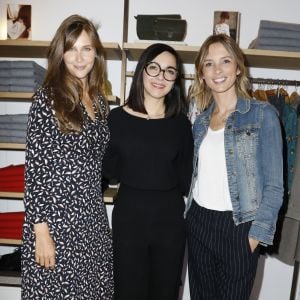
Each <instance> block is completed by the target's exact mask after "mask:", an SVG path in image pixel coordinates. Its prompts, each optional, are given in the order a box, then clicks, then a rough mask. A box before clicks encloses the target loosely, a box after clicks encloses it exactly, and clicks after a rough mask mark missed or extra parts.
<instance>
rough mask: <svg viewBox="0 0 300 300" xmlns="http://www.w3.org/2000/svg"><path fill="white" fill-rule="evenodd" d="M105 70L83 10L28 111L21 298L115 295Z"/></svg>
mask: <svg viewBox="0 0 300 300" xmlns="http://www.w3.org/2000/svg"><path fill="white" fill-rule="evenodd" d="M104 71H105V67H104V58H103V47H102V44H101V42H100V39H99V36H98V34H97V31H96V29H95V27H94V25H93V24H92V23H91V22H90V21H88V20H87V19H85V18H83V17H81V16H78V15H72V16H70V17H69V18H67V19H65V20H64V21H63V22H62V24H61V25H60V27H59V28H58V30H57V32H56V34H55V36H54V38H53V40H52V42H51V44H50V48H49V51H48V72H47V75H46V78H45V82H44V85H43V87H41V88H40V89H39V90H37V91H36V93H35V95H34V97H33V103H32V106H31V109H30V112H29V120H28V132H27V145H26V162H25V165H26V168H25V198H24V204H25V216H26V217H25V223H24V227H23V246H22V299H45V300H49V299H55V300H59V299H89V300H92V299H93V300H94V299H95V300H96V299H99V300H100V299H101V300H109V299H112V297H113V296H112V295H113V279H112V275H113V274H112V245H111V232H110V228H109V224H108V219H107V214H106V210H105V206H104V203H103V195H102V190H101V177H102V157H103V155H104V152H105V149H106V146H107V143H108V140H109V131H108V127H107V122H106V116H107V104H106V101H105V99H104V97H103V96H102V90H101V86H102V83H103V74H104Z"/></svg>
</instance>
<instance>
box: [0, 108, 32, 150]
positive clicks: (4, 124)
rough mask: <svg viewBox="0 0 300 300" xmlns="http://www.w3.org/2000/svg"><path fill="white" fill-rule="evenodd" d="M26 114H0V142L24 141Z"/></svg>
mask: <svg viewBox="0 0 300 300" xmlns="http://www.w3.org/2000/svg"><path fill="white" fill-rule="evenodd" d="M27 119H28V114H14V115H0V143H17V144H24V143H25V142H26V130H27Z"/></svg>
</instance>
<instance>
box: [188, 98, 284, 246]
mask: <svg viewBox="0 0 300 300" xmlns="http://www.w3.org/2000/svg"><path fill="white" fill-rule="evenodd" d="M213 108H214V103H213V104H212V105H211V106H210V107H209V108H208V109H207V110H206V111H204V112H203V113H201V114H200V115H199V116H198V117H197V118H196V120H195V123H194V125H193V135H194V162H193V178H192V184H191V187H190V191H189V195H188V198H187V206H186V211H185V214H186V213H187V211H188V209H189V208H190V205H191V202H192V199H193V188H194V185H195V181H196V178H197V171H198V168H197V162H198V151H199V147H200V145H201V143H202V141H203V138H204V137H205V135H206V133H207V129H208V127H209V123H210V118H211V113H212V111H213ZM224 140H225V158H226V166H227V173H228V184H229V192H230V197H231V202H232V207H233V220H234V222H235V224H236V225H238V224H240V223H244V222H248V221H253V222H252V225H251V228H250V232H249V237H251V238H253V239H256V240H258V241H260V244H262V245H264V246H266V245H271V244H272V242H273V237H274V233H275V230H276V221H277V216H278V211H279V209H280V207H281V204H282V200H283V167H282V165H283V163H282V136H281V127H280V122H279V118H278V114H277V112H276V110H275V109H274V108H273V107H272V106H271V105H270V104H269V103H267V102H260V101H256V100H245V99H238V101H237V105H236V110H235V111H234V112H233V113H232V114H231V115H230V117H229V118H228V119H227V122H226V125H225V132H224Z"/></svg>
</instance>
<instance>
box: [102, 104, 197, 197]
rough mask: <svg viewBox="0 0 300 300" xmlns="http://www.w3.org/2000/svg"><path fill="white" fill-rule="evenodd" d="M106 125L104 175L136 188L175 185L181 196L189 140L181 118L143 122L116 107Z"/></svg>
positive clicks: (190, 149)
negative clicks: (108, 133) (108, 137)
mask: <svg viewBox="0 0 300 300" xmlns="http://www.w3.org/2000/svg"><path fill="white" fill-rule="evenodd" d="M108 126H109V129H110V142H109V146H108V149H107V151H106V155H105V159H104V176H106V177H107V178H108V179H117V180H118V181H119V182H120V183H124V184H126V185H128V186H131V187H133V188H137V189H145V190H146V189H147V190H169V189H171V188H174V187H176V186H178V187H179V188H180V190H181V192H182V193H183V194H186V193H187V192H188V189H189V184H190V179H191V175H192V160H193V138H192V132H191V124H190V121H189V120H188V118H187V117H186V116H185V115H183V114H180V115H179V116H175V117H170V118H162V119H150V120H147V119H144V118H140V117H136V116H133V115H131V114H129V113H127V112H126V111H125V110H124V109H123V107H119V108H115V109H113V110H112V111H111V112H110V114H109V117H108Z"/></svg>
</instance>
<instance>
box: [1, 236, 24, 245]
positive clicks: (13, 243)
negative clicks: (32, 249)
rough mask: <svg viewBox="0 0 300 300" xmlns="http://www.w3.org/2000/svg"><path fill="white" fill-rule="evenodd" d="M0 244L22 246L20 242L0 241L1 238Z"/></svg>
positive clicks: (11, 240) (13, 240)
mask: <svg viewBox="0 0 300 300" xmlns="http://www.w3.org/2000/svg"><path fill="white" fill-rule="evenodd" d="M0 244H1V245H11V246H19V245H21V244H22V240H15V239H1V238H0Z"/></svg>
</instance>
